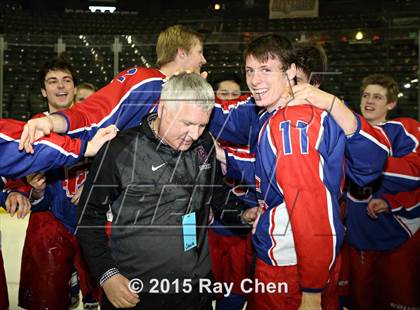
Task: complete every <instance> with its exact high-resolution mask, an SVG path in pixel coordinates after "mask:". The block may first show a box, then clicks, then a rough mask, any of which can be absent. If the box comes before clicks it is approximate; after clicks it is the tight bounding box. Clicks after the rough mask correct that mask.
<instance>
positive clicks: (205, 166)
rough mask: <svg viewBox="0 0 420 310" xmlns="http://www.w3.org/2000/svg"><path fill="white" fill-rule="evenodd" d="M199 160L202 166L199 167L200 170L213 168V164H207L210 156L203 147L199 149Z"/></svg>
mask: <svg viewBox="0 0 420 310" xmlns="http://www.w3.org/2000/svg"><path fill="white" fill-rule="evenodd" d="M198 159H199V161H200V164H201V165H200V166H199V168H200V170H207V169H210V168H211V164H210V163H208V162H207V159H208V154H207V152H206V150H205V149H204V147H203V146H202V145H200V146H199V147H198Z"/></svg>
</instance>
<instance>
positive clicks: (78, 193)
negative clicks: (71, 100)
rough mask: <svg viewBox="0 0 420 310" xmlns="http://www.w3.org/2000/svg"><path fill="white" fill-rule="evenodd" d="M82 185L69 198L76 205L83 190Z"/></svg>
mask: <svg viewBox="0 0 420 310" xmlns="http://www.w3.org/2000/svg"><path fill="white" fill-rule="evenodd" d="M83 187H84V184H82V185H81V186H80V187H79V188H78V189H77V191H76V193H75V194H74V196H73V198H72V199H71V202H72V203H73V204H75V205H76V206H77V205H78V204H79V200H80V196H81V195H82V192H83Z"/></svg>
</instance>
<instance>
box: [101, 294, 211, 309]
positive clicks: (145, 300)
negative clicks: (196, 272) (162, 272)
mask: <svg viewBox="0 0 420 310" xmlns="http://www.w3.org/2000/svg"><path fill="white" fill-rule="evenodd" d="M139 296H140V302H139V303H138V304H137V305H136V306H135V307H134V308H129V309H133V310H212V309H213V308H212V305H211V302H212V296H211V295H210V294H208V293H201V294H200V293H198V292H195V291H194V290H193V292H191V293H190V294H148V293H140V294H139ZM114 309H117V308H115V307H114V306H113V305H112V304H111V303H110V302H109V300H108V298H106V295H105V294H103V296H102V302H101V310H114Z"/></svg>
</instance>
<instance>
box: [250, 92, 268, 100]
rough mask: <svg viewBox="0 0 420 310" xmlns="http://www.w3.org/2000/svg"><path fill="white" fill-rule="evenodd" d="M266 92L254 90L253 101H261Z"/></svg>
mask: <svg viewBox="0 0 420 310" xmlns="http://www.w3.org/2000/svg"><path fill="white" fill-rule="evenodd" d="M267 92H268V89H259V90H254V91H253V94H254V98H255V100H261V98H262V97H263V96H264V95H265V94H266V93H267Z"/></svg>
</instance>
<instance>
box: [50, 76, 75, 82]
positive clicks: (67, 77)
mask: <svg viewBox="0 0 420 310" xmlns="http://www.w3.org/2000/svg"><path fill="white" fill-rule="evenodd" d="M62 78H63V79H73V77H72V76H71V75H65V76H63V77H62ZM48 80H58V77H56V76H52V77H49V78H48V79H47V81H48Z"/></svg>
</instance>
